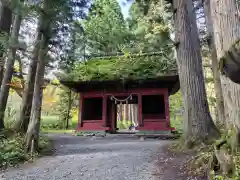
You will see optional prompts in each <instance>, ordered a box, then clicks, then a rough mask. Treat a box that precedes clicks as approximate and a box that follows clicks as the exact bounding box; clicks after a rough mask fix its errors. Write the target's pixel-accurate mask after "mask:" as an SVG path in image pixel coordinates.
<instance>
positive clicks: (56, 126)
mask: <svg viewBox="0 0 240 180" xmlns="http://www.w3.org/2000/svg"><path fill="white" fill-rule="evenodd" d="M77 124H78V119H77V118H72V119H71V120H70V121H69V129H71V130H73V129H76V127H77ZM41 130H42V131H56V130H60V131H64V125H63V122H62V121H61V118H60V117H58V116H42V121H41Z"/></svg>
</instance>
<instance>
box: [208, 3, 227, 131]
mask: <svg viewBox="0 0 240 180" xmlns="http://www.w3.org/2000/svg"><path fill="white" fill-rule="evenodd" d="M209 3H210V0H205V1H204V12H205V17H206V24H207V29H208V30H207V31H208V40H209V41H208V47H209V50H210V53H211V61H212V71H213V78H214V89H215V95H216V109H217V116H216V117H217V120H216V122H217V123H218V124H219V125H220V126H224V124H225V110H224V100H223V92H222V86H221V79H220V72H219V70H218V59H217V50H216V46H215V43H214V32H213V22H212V18H211V9H210V4H209Z"/></svg>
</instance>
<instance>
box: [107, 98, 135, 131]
mask: <svg viewBox="0 0 240 180" xmlns="http://www.w3.org/2000/svg"><path fill="white" fill-rule="evenodd" d="M107 124H108V126H109V127H110V130H109V132H111V133H130V132H135V127H137V126H138V95H133V94H130V95H129V96H112V95H110V96H108V100H107Z"/></svg>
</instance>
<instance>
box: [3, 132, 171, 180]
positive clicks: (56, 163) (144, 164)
mask: <svg viewBox="0 0 240 180" xmlns="http://www.w3.org/2000/svg"><path fill="white" fill-rule="evenodd" d="M51 136H52V138H53V139H54V142H55V148H56V149H57V150H56V153H55V155H54V156H49V157H44V158H41V159H39V160H37V161H36V162H35V163H33V164H27V165H23V166H21V168H18V169H12V170H9V171H7V172H4V173H2V174H0V180H155V179H161V177H157V178H156V177H155V176H154V175H153V174H154V171H155V166H154V165H155V162H154V158H153V157H154V154H155V153H158V155H159V148H161V147H163V146H165V145H166V144H168V143H169V142H168V141H159V140H153V139H152V140H151V139H148V140H144V141H141V140H139V139H138V138H135V137H131V136H130V135H128V136H114V135H111V136H108V137H102V138H95V139H93V138H91V137H75V136H71V135H51ZM164 179H165V178H164Z"/></svg>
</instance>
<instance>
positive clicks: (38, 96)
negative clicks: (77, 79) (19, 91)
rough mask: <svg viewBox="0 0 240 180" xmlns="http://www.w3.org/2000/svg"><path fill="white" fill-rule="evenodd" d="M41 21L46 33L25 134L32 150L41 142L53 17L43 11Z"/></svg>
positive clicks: (36, 149)
mask: <svg viewBox="0 0 240 180" xmlns="http://www.w3.org/2000/svg"><path fill="white" fill-rule="evenodd" d="M46 9H48V3H47V0H44V2H43V12H46ZM41 21H42V25H41V28H40V29H41V31H42V32H45V33H44V34H42V37H41V42H40V49H39V57H38V63H37V71H36V76H35V83H34V94H33V102H32V109H31V115H30V122H29V125H28V129H27V133H26V136H25V148H26V151H30V150H34V151H38V143H39V131H40V120H41V106H42V91H43V85H44V72H45V66H46V55H47V52H48V45H49V39H50V37H51V36H50V34H49V33H51V31H50V27H51V19H50V18H49V17H48V16H47V14H45V13H42V14H41ZM49 21H50V22H49Z"/></svg>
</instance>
